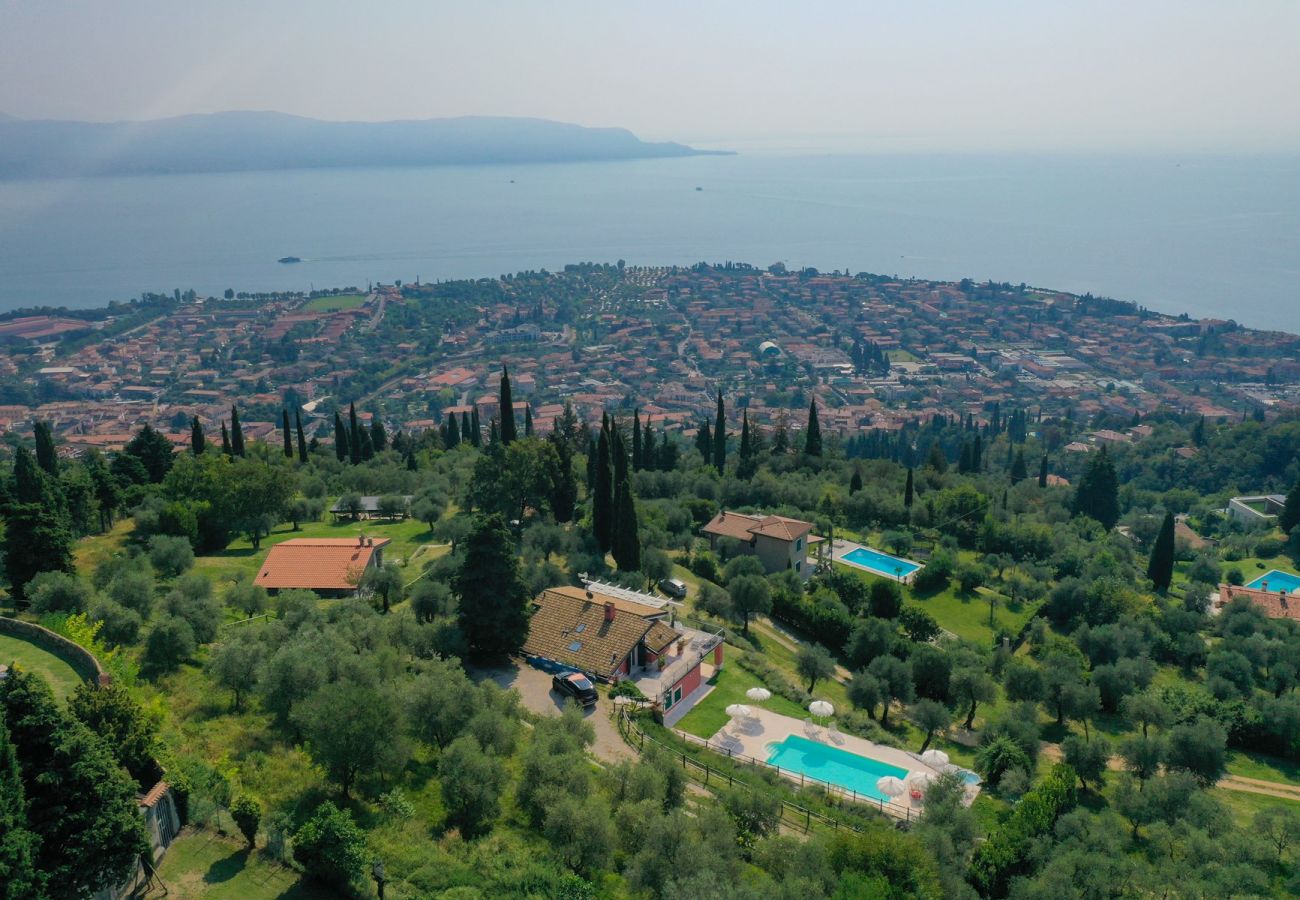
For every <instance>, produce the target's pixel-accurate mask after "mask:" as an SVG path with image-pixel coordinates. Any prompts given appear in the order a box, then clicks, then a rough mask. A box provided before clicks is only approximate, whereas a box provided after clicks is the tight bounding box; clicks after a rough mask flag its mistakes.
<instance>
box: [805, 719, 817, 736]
mask: <svg viewBox="0 0 1300 900" xmlns="http://www.w3.org/2000/svg"><path fill="white" fill-rule="evenodd" d="M803 733H804V734H806V735H808V737H810V738H817V737H821V729H820V728H818V727H817V726H816V725H814V724H813V720H812V719H804V720H803Z"/></svg>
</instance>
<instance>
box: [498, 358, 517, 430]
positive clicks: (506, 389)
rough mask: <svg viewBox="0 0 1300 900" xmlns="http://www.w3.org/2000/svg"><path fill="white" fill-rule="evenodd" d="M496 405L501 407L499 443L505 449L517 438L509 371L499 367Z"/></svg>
mask: <svg viewBox="0 0 1300 900" xmlns="http://www.w3.org/2000/svg"><path fill="white" fill-rule="evenodd" d="M498 405H499V406H500V407H501V443H503V444H505V445H506V446H507V447H508V446H510V444H511V442H513V441H514V439H515V438H516V437H518V433H517V432H516V430H515V398H514V394H513V393H512V392H511V390H510V370H509V369H507V368H506V367H505V366H502V367H501V394H500V398H499V403H498Z"/></svg>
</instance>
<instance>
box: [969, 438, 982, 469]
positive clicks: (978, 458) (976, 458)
mask: <svg viewBox="0 0 1300 900" xmlns="http://www.w3.org/2000/svg"><path fill="white" fill-rule="evenodd" d="M970 470H971V471H972V472H982V471H984V438H982V437H980V435H978V434H976V435H975V446H974V447H973V448H972V449H971V454H970Z"/></svg>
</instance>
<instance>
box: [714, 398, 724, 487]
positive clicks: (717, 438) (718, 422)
mask: <svg viewBox="0 0 1300 900" xmlns="http://www.w3.org/2000/svg"><path fill="white" fill-rule="evenodd" d="M713 468H715V469H717V470H718V474H719V475H721V474H722V473H723V472H725V471H726V470H727V415H726V411H725V409H724V408H723V405H722V391H718V413H717V415H716V416H715V417H714V420H713Z"/></svg>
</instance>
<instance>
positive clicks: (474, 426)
mask: <svg viewBox="0 0 1300 900" xmlns="http://www.w3.org/2000/svg"><path fill="white" fill-rule="evenodd" d="M461 424H462V425H464V424H465V423H464V422H461ZM464 433H465V429H463V428H462V429H461V434H462V435H463V434H464ZM469 442H470V444H472V445H473V446H475V447H482V446H483V426H482V424H481V423H480V422H479V418H478V404H475V405H474V409H473V411H472V414H471V416H470V420H469Z"/></svg>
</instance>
